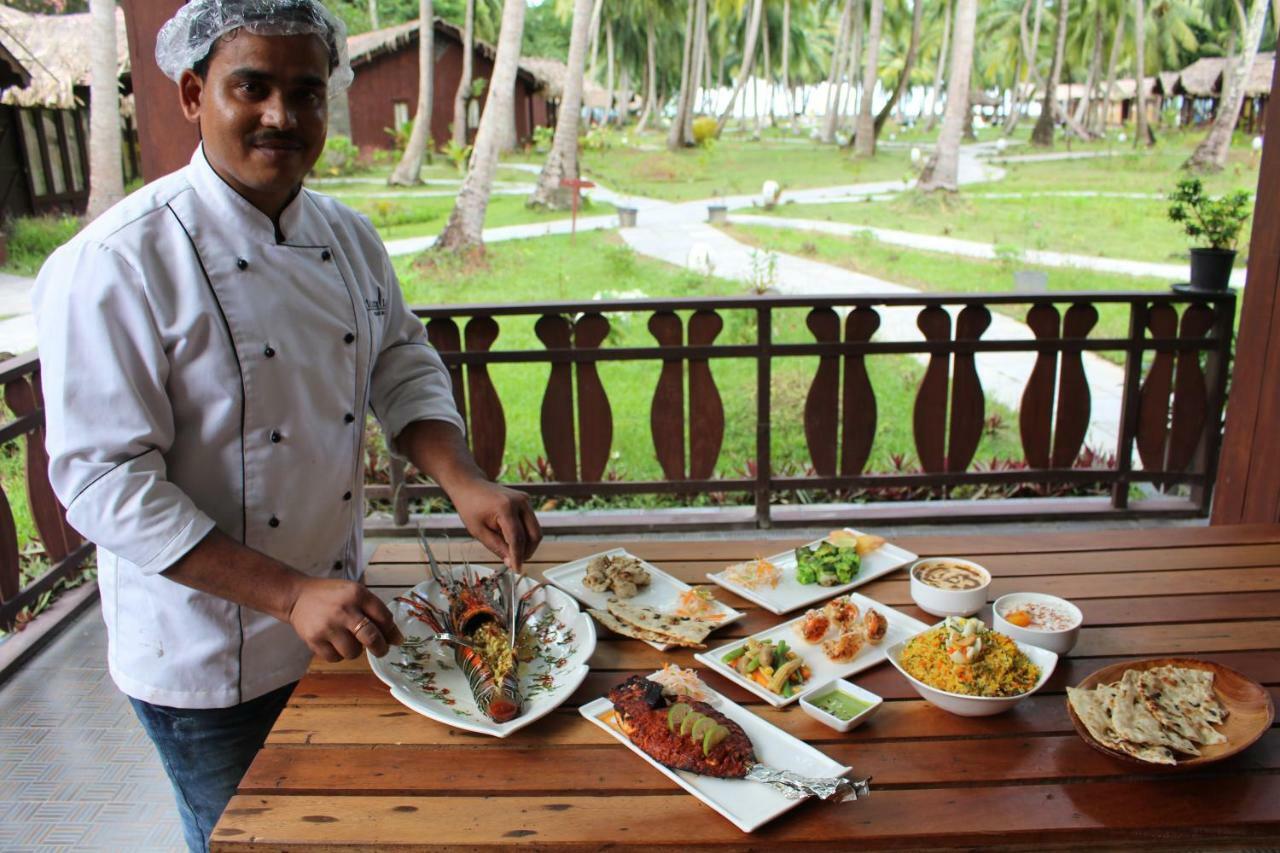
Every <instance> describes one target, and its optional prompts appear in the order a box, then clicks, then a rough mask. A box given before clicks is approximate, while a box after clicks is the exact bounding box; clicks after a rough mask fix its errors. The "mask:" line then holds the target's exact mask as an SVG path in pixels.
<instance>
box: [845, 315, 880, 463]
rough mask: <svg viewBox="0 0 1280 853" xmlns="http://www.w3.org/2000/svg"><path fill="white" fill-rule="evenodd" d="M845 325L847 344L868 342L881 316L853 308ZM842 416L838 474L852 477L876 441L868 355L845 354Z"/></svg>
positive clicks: (873, 398)
mask: <svg viewBox="0 0 1280 853" xmlns="http://www.w3.org/2000/svg"><path fill="white" fill-rule="evenodd" d="M844 327H845V333H844V339H845V342H846V343H851V344H854V343H868V342H870V340H871V336H872V335H874V334H875V333H876V329H879V328H880V315H879V314H877V313H876V311H875V309H873V308H867V307H865V306H864V307H861V308H855V309H854V310H852V311H850V312H849V316H848V317H846V318H845V322H844ZM842 415H843V416H842V417H841V422H842V426H841V430H842V435H841V437H840V439H841V440H840V474H841V475H842V476H845V477H852V476H854V475H856V474H861V473H862V470H863V469H864V468H866V467H867V460H868V459H870V458H871V447H872V445H874V444H875V440H876V420H877V411H876V392H875V389H874V388H873V387H872V386H871V376H870V375H869V374H868V373H867V358H866V356H864V355H862V354H861V353H851V354H849V355H847V356H845V360H844V400H843V405H842Z"/></svg>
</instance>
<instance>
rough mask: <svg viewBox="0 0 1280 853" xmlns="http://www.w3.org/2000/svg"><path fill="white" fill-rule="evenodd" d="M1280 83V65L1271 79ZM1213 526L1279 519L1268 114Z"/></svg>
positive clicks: (1279, 255) (1274, 229) (1279, 327)
mask: <svg viewBox="0 0 1280 853" xmlns="http://www.w3.org/2000/svg"><path fill="white" fill-rule="evenodd" d="M1277 85H1280V64H1277V65H1276V74H1275V76H1274V77H1273V78H1272V81H1271V89H1272V91H1276V87H1277ZM1268 125H1269V126H1268V128H1267V130H1268V132H1267V133H1266V134H1265V136H1264V142H1263V149H1262V169H1261V171H1260V173H1259V175H1258V200H1257V206H1256V207H1255V209H1254V212H1253V237H1252V240H1251V241H1250V243H1249V273H1248V277H1247V281H1248V284H1247V286H1246V287H1245V290H1244V302H1243V304H1242V305H1241V308H1240V318H1241V319H1240V337H1239V343H1238V345H1237V347H1236V357H1235V371H1234V373H1233V375H1232V379H1231V388H1230V392H1229V393H1230V396H1229V398H1228V404H1227V425H1226V433H1225V436H1224V438H1223V442H1222V456H1221V459H1220V460H1219V465H1218V485H1217V489H1216V492H1217V493H1216V495H1215V496H1214V500H1213V516H1212V523H1213V524H1249V523H1254V522H1277V521H1280V465H1277V464H1276V460H1280V430H1277V429H1276V426H1275V425H1276V423H1278V422H1280V194H1278V193H1276V191H1275V190H1276V187H1280V119H1278V118H1277V111H1276V110H1272V111H1271V115H1270V116H1268Z"/></svg>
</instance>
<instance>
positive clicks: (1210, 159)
mask: <svg viewBox="0 0 1280 853" xmlns="http://www.w3.org/2000/svg"><path fill="white" fill-rule="evenodd" d="M1266 18H1267V0H1253V8H1252V9H1251V10H1250V11H1249V24H1248V29H1247V30H1246V31H1245V34H1244V44H1242V45H1241V46H1240V47H1241V50H1240V56H1238V57H1237V58H1236V62H1235V64H1234V65H1232V66H1231V67H1230V69H1229V71H1228V73H1227V76H1226V79H1225V81H1224V85H1223V87H1222V99H1221V100H1220V101H1219V102H1218V113H1217V115H1215V116H1214V117H1213V125H1212V126H1211V127H1210V128H1209V133H1208V134H1207V135H1206V136H1205V138H1204V140H1203V141H1201V143H1200V144H1199V145H1198V146H1196V150H1195V153H1194V154H1192V155H1191V159H1189V160H1187V163H1186V167H1187V168H1188V169H1192V170H1195V171H1200V172H1220V171H1222V168H1223V167H1224V166H1226V165H1227V153H1228V152H1229V151H1230V149H1231V134H1232V133H1233V132H1234V131H1235V129H1236V122H1237V121H1239V120H1240V107H1241V106H1242V105H1243V104H1244V87H1245V81H1246V80H1247V79H1248V78H1249V72H1250V70H1252V68H1253V61H1254V59H1255V58H1256V57H1257V55H1258V45H1259V42H1260V41H1261V40H1262V28H1263V24H1264V23H1265V22H1266Z"/></svg>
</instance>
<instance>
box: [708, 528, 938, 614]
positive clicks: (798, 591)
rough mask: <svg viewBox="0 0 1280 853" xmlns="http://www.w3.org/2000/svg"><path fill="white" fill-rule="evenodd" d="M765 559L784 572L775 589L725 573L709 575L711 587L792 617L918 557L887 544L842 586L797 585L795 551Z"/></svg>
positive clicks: (863, 559) (871, 554) (871, 555)
mask: <svg viewBox="0 0 1280 853" xmlns="http://www.w3.org/2000/svg"><path fill="white" fill-rule="evenodd" d="M845 529H846V530H848V531H849V532H850V533H853V534H854V535H860V534H861V531H858V530H854V529H853V528H845ZM822 541H823V540H821V539H817V540H815V541H813V542H810V543H808V544H807V545H806V546H805V547H806V548H811V547H813V546H814V545H817V544H818V543H819V542H822ZM766 559H768V561H769V562H770V563H773V564H774V565H775V566H777V567H778V568H779V569H780V570H781V571H782V579H781V580H780V581H778V585H777V586H776V587H767V586H762V587H757V588H756V589H750V588H748V587H745V586H742V585H741V584H738V583H734V582H733V581H731V580H729V579H728V578H727V577H725V572H724V570H721V571H719V572H716V573H714V574H709V575H707V579H708V580H710V581H711V582H712V583H715V584H719V585H720V586H722V587H724V588H725V589H727V590H729V591H730V592H732V593H733V594H734V595H740V596H742V597H743V598H745V599H746V600H747V601H750V602H752V603H754V604H758V605H760V606H761V607H763V608H764V609H765V610H768V611H769V612H770V613H776V614H778V615H779V616H781V615H782V614H783V613H790V612H791V611H792V610H796V609H797V608H800V607H808V606H810V605H812V604H813V603H814V602H815V601H827V600H828V599H831V598H834V597H835V596H837V595H840V594H841V593H844V592H848V591H849V590H851V589H854V588H856V587H859V586H862V585H863V584H864V583H868V582H870V581H873V580H875V579H876V578H878V577H881V576H882V575H886V574H888V573H889V572H892V571H893V570H894V569H897V568H898V567H900V566H903V565H906V564H907V563H911V562H914V561H915V560H917V559H918V557H917V556H916V555H915V554H912V553H911V552H910V551H908V550H906V549H905V548H899V547H898V546H897V545H894V544H893V543H892V542H886V543H885V544H883V545H881V546H880V547H879V548H877V549H876V550H874V551H872V552H871V553H870V554H868V555H867V556H865V557H863V558H862V567H861V568H860V569H859V570H858V573H857V574H856V575H854V576H853V580H852V581H850V582H849V583H846V584H840V585H839V586H820V585H818V584H816V583H815V584H803V583H800V582H799V581H797V580H796V552H795V550H794V549H793V550H791V551H786V552H783V553H781V554H774V555H773V556H772V557H768V558H766Z"/></svg>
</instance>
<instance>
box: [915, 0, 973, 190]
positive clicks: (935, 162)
mask: <svg viewBox="0 0 1280 853" xmlns="http://www.w3.org/2000/svg"><path fill="white" fill-rule="evenodd" d="M955 8H956V14H955V32H954V33H953V34H952V45H951V72H950V73H949V74H948V75H947V88H948V91H949V93H950V94H948V95H947V112H946V115H944V116H943V118H942V131H941V132H940V133H939V134H938V144H937V145H936V146H935V147H934V149H933V154H931V155H930V156H929V161H928V162H927V163H925V166H924V171H923V172H921V173H920V180H919V181H918V182H917V184H916V186H917V187H918V188H919V189H921V190H923V191H925V192H933V191H935V190H947V191H949V192H955V191H956V190H957V189H959V181H958V176H959V170H960V137H961V135H962V134H963V133H964V126H965V124H966V122H967V120H968V113H969V111H970V110H969V76H970V72H972V70H973V46H974V38H973V36H974V30H975V28H976V24H977V18H978V0H956V7H955Z"/></svg>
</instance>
